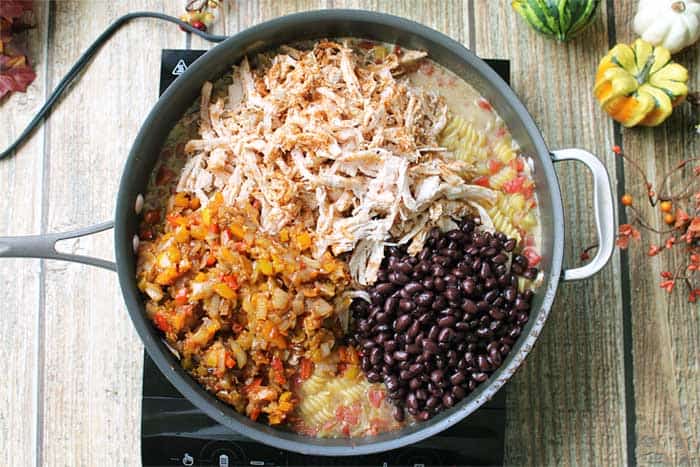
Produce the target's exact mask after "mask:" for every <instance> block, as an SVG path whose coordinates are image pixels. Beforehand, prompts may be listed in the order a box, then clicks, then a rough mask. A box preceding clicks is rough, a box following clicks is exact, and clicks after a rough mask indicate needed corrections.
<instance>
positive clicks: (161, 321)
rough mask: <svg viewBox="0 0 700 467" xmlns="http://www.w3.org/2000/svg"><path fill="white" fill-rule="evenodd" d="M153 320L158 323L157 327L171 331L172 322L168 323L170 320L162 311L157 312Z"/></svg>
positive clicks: (164, 330)
mask: <svg viewBox="0 0 700 467" xmlns="http://www.w3.org/2000/svg"><path fill="white" fill-rule="evenodd" d="M153 322H154V323H155V324H156V327H157V328H158V329H160V330H161V331H163V332H169V331H170V324H169V323H168V320H167V319H166V317H165V316H163V315H162V314H161V313H156V314H155V315H154V316H153Z"/></svg>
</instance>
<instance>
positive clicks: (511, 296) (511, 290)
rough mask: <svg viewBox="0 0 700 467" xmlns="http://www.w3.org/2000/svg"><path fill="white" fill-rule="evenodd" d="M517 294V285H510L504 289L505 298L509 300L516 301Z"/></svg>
mask: <svg viewBox="0 0 700 467" xmlns="http://www.w3.org/2000/svg"><path fill="white" fill-rule="evenodd" d="M516 296H517V291H516V290H515V287H508V288H506V289H505V290H504V291H503V298H505V299H506V300H508V301H509V302H514V301H515V298H516Z"/></svg>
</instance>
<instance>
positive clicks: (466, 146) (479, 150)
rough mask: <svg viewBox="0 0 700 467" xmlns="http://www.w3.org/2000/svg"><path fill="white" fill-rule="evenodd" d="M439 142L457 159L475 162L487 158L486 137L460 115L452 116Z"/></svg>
mask: <svg viewBox="0 0 700 467" xmlns="http://www.w3.org/2000/svg"><path fill="white" fill-rule="evenodd" d="M440 144H441V145H442V146H444V147H446V148H447V149H449V150H450V151H452V152H453V153H454V155H455V157H456V158H457V159H460V160H463V161H465V162H471V163H474V164H476V163H477V162H479V161H486V160H487V159H488V156H489V154H488V148H487V141H486V137H485V136H484V135H483V134H482V133H481V132H479V131H477V130H476V129H475V128H474V126H473V125H472V124H471V123H469V122H467V121H466V120H464V119H463V118H462V117H460V116H458V115H457V116H453V117H452V118H451V119H450V121H449V122H448V123H447V126H446V127H445V129H444V130H443V132H442V136H441V138H440Z"/></svg>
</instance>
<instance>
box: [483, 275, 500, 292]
mask: <svg viewBox="0 0 700 467" xmlns="http://www.w3.org/2000/svg"><path fill="white" fill-rule="evenodd" d="M496 287H498V280H497V279H494V278H493V277H489V278H488V279H486V280H485V281H484V289H486V290H493V289H495V288H496Z"/></svg>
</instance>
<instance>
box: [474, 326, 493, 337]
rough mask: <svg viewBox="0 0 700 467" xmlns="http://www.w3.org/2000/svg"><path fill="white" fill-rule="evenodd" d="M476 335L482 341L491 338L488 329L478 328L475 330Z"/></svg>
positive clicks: (490, 332)
mask: <svg viewBox="0 0 700 467" xmlns="http://www.w3.org/2000/svg"><path fill="white" fill-rule="evenodd" d="M476 335H477V336H479V337H481V338H482V339H489V338H491V337H493V331H492V330H490V329H489V328H479V329H477V330H476Z"/></svg>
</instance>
